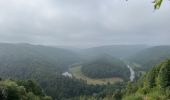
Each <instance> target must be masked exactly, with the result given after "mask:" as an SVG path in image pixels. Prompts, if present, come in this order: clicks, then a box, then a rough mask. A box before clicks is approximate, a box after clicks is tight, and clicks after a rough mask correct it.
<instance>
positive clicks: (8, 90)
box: [0, 80, 52, 100]
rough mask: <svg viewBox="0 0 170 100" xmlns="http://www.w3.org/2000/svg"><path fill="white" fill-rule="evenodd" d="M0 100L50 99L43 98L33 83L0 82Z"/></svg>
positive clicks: (40, 91) (49, 99) (41, 92)
mask: <svg viewBox="0 0 170 100" xmlns="http://www.w3.org/2000/svg"><path fill="white" fill-rule="evenodd" d="M0 100H52V98H51V97H49V96H45V94H44V93H43V90H42V89H41V88H40V87H39V85H38V84H37V83H36V82H35V81H32V80H27V81H13V80H1V81H0Z"/></svg>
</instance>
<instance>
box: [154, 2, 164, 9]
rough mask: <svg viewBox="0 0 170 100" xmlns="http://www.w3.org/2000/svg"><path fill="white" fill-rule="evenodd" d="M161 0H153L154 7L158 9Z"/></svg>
mask: <svg viewBox="0 0 170 100" xmlns="http://www.w3.org/2000/svg"><path fill="white" fill-rule="evenodd" d="M162 2H163V0H155V1H154V2H153V3H154V8H155V9H159V8H160V7H161V4H162Z"/></svg>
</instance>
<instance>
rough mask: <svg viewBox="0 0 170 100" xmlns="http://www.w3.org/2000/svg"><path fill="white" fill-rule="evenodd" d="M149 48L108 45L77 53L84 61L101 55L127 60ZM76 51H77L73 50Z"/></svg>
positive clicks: (143, 46)
mask: <svg viewBox="0 0 170 100" xmlns="http://www.w3.org/2000/svg"><path fill="white" fill-rule="evenodd" d="M147 47H148V46H145V45H108V46H99V47H92V48H88V49H81V50H79V51H76V52H77V53H78V54H79V55H81V56H82V58H84V59H93V58H95V57H96V56H99V55H101V54H107V55H110V56H112V57H115V58H119V59H125V58H127V57H129V56H131V55H134V54H136V53H138V52H140V51H142V50H144V49H146V48H147ZM73 51H75V50H73Z"/></svg>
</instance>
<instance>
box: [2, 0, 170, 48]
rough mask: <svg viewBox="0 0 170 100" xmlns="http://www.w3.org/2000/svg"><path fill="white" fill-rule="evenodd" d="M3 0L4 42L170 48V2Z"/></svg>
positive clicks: (131, 0) (130, 0) (146, 0)
mask: <svg viewBox="0 0 170 100" xmlns="http://www.w3.org/2000/svg"><path fill="white" fill-rule="evenodd" d="M152 1H153V0H129V1H128V2H126V1H125V0H0V42H14V43H16V42H17V43H18V42H24V43H32V44H44V45H60V46H61V45H63V46H81V47H82V46H85V47H89V46H98V45H111V44H148V45H160V44H170V2H169V1H168V0H165V2H164V4H163V5H162V7H161V9H160V10H158V11H154V9H153V4H152V3H151V2H152Z"/></svg>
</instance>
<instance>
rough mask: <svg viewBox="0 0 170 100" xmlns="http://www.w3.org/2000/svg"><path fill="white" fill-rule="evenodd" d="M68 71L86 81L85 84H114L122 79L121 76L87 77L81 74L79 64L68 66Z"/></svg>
mask: <svg viewBox="0 0 170 100" xmlns="http://www.w3.org/2000/svg"><path fill="white" fill-rule="evenodd" d="M70 72H71V73H72V75H73V76H74V77H75V78H77V79H82V80H85V81H87V84H94V85H96V84H99V85H102V84H108V83H110V84H114V83H117V82H122V81H123V80H122V79H121V78H118V77H113V78H102V79H92V78H89V77H87V76H85V75H83V74H82V72H81V66H77V67H72V68H70Z"/></svg>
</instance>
